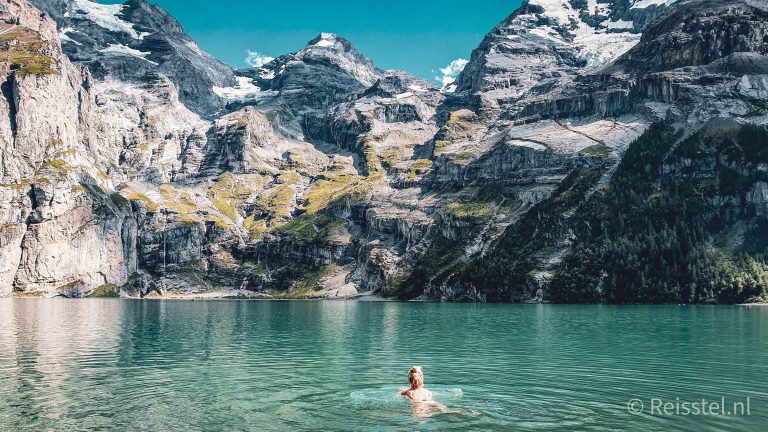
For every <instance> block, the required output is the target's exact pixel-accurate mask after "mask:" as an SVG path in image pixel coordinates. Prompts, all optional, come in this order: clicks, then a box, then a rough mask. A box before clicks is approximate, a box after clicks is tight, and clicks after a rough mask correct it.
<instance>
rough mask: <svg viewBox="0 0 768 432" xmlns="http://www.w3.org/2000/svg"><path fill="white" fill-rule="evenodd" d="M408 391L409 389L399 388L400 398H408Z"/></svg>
mask: <svg viewBox="0 0 768 432" xmlns="http://www.w3.org/2000/svg"><path fill="white" fill-rule="evenodd" d="M410 390H411V389H409V388H401V389H400V396H408V395H409V393H410Z"/></svg>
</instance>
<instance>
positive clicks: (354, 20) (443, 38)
mask: <svg viewBox="0 0 768 432" xmlns="http://www.w3.org/2000/svg"><path fill="white" fill-rule="evenodd" d="M149 1H150V3H155V4H159V5H160V6H162V7H163V8H165V9H166V10H167V11H169V12H170V13H171V15H173V16H174V17H176V19H178V20H179V21H180V22H181V24H182V25H183V26H184V28H185V29H186V31H187V33H189V34H190V36H191V37H192V38H193V39H194V40H195V41H196V42H197V43H198V45H200V47H202V48H203V49H205V50H206V51H208V52H209V53H211V54H212V55H213V56H214V57H216V58H218V59H219V60H221V61H223V62H225V63H228V64H230V65H231V66H233V67H235V68H242V67H246V66H247V63H246V59H249V61H250V62H251V63H252V64H254V63H255V64H258V63H259V60H260V59H263V56H267V57H277V56H279V55H282V54H287V53H290V52H293V51H298V50H300V49H302V48H303V47H304V46H305V45H306V43H307V42H309V41H310V40H311V39H313V38H314V37H315V36H317V35H318V34H319V33H321V32H331V33H336V34H339V35H341V36H343V37H345V38H347V39H349V40H350V41H351V42H352V44H353V45H355V47H357V49H358V50H359V51H360V52H362V53H363V54H364V55H365V56H367V57H369V58H370V59H372V60H373V62H374V63H375V64H376V65H377V66H378V67H380V68H382V69H402V70H406V71H408V72H410V73H412V74H414V75H416V76H418V77H420V78H424V79H429V80H435V79H436V77H437V78H439V79H440V80H442V79H443V75H444V74H443V72H442V71H441V69H444V72H446V73H448V74H455V73H456V71H457V70H460V68H461V65H462V63H463V62H461V61H458V62H454V60H457V59H469V56H470V54H471V53H472V50H473V49H474V48H476V47H477V45H478V44H479V43H480V41H481V40H482V39H483V37H484V36H485V34H486V33H488V32H489V31H490V30H491V29H492V28H493V27H494V26H495V25H496V24H498V23H499V22H500V21H501V20H503V19H504V18H506V17H507V16H508V15H509V14H511V13H512V12H513V11H514V10H515V9H516V8H517V7H518V6H519V5H520V3H521V1H520V0H477V1H473V2H468V1H467V0H149ZM99 3H122V1H116V0H99ZM248 51H251V52H253V53H258V54H251V55H250V56H249V54H248ZM260 56H262V57H260ZM452 62H454V63H453V65H452V66H451V67H448V66H449V64H451V63H452Z"/></svg>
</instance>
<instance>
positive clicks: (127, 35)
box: [31, 0, 235, 117]
mask: <svg viewBox="0 0 768 432" xmlns="http://www.w3.org/2000/svg"><path fill="white" fill-rule="evenodd" d="M31 3H32V5H34V6H36V7H37V8H39V9H40V10H41V11H43V12H45V13H47V14H48V15H49V16H50V17H52V18H53V19H54V20H55V21H56V24H57V27H58V29H59V34H60V38H61V44H62V48H63V50H64V52H65V53H66V54H67V56H68V57H69V58H70V59H71V60H72V61H73V62H75V63H78V64H83V65H87V66H88V68H89V69H90V71H91V74H92V75H93V76H94V77H96V78H97V79H115V80H119V81H132V82H142V81H147V80H151V79H152V78H153V76H155V75H158V74H159V75H163V76H165V77H167V78H168V79H170V80H171V82H173V83H174V84H175V85H176V87H177V88H178V89H179V99H180V100H181V101H182V102H183V103H184V104H185V105H187V107H189V108H190V109H191V110H192V111H193V112H195V113H197V114H200V115H202V116H207V117H210V116H212V115H214V114H216V113H217V112H218V111H219V110H220V109H221V108H222V104H223V101H222V100H221V99H220V98H219V97H218V96H217V95H216V94H215V92H214V91H213V87H214V86H220V87H226V86H231V85H234V83H235V76H234V72H233V71H232V69H231V68H230V67H229V66H227V65H225V64H223V63H221V62H219V61H218V60H216V59H214V58H213V57H211V55H210V54H208V53H206V52H204V51H203V50H201V49H200V47H198V46H197V44H196V43H195V42H194V41H193V40H192V39H191V38H190V37H189V35H187V34H186V32H185V31H184V29H183V28H182V26H181V24H179V22H178V21H176V19H174V18H173V17H172V16H171V15H169V14H168V13H167V12H166V11H165V10H163V9H162V8H161V7H159V6H157V5H151V4H149V3H147V2H146V1H145V0H130V1H126V2H125V4H124V5H104V4H99V3H95V2H92V1H90V0H71V1H70V0H32V1H31Z"/></svg>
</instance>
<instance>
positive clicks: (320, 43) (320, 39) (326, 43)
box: [306, 32, 357, 53]
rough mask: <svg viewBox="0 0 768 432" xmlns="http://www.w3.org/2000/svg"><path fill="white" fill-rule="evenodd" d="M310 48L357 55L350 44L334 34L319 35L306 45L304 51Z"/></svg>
mask: <svg viewBox="0 0 768 432" xmlns="http://www.w3.org/2000/svg"><path fill="white" fill-rule="evenodd" d="M311 48H325V49H329V50H334V51H341V52H354V53H357V50H356V49H355V47H354V45H352V42H350V41H348V40H347V39H345V38H343V37H341V36H339V35H337V34H335V33H325V32H324V33H320V34H319V35H317V36H316V37H315V38H314V39H312V40H311V41H309V42H308V43H307V46H306V49H311Z"/></svg>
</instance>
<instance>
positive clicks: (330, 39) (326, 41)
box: [313, 33, 336, 47]
mask: <svg viewBox="0 0 768 432" xmlns="http://www.w3.org/2000/svg"><path fill="white" fill-rule="evenodd" d="M335 43H336V36H334V35H333V33H320V40H319V41H317V42H315V44H314V45H313V46H319V47H332V46H333V44H335Z"/></svg>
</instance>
